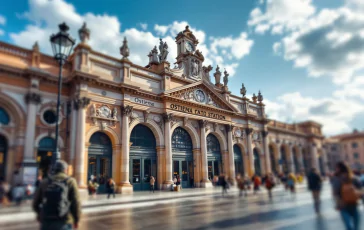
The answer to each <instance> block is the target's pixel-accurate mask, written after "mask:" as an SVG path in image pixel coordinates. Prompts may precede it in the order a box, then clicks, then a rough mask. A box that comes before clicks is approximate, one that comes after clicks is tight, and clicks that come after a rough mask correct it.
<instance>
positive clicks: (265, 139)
mask: <svg viewBox="0 0 364 230" xmlns="http://www.w3.org/2000/svg"><path fill="white" fill-rule="evenodd" d="M262 137H263V148H264V159H265V169H266V170H265V171H266V173H272V167H271V162H270V153H269V143H268V131H262ZM273 163H274V162H273Z"/></svg>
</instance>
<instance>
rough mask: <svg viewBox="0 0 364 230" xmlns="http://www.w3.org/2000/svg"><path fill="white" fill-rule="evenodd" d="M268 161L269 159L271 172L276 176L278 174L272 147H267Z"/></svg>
mask: <svg viewBox="0 0 364 230" xmlns="http://www.w3.org/2000/svg"><path fill="white" fill-rule="evenodd" d="M269 159H270V164H271V169H272V172H273V173H274V174H276V175H277V174H278V170H277V160H276V157H275V153H274V148H273V146H272V145H269Z"/></svg>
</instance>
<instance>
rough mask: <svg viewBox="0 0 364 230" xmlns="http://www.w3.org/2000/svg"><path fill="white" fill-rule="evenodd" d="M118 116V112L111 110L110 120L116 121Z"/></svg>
mask: <svg viewBox="0 0 364 230" xmlns="http://www.w3.org/2000/svg"><path fill="white" fill-rule="evenodd" d="M117 116H118V110H117V109H116V108H115V107H114V109H113V110H112V119H114V120H116V119H117Z"/></svg>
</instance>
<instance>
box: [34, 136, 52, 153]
mask: <svg viewBox="0 0 364 230" xmlns="http://www.w3.org/2000/svg"><path fill="white" fill-rule="evenodd" d="M55 147H56V141H55V140H54V139H53V138H52V137H44V138H43V139H42V140H40V141H39V145H38V151H52V150H54V149H55Z"/></svg>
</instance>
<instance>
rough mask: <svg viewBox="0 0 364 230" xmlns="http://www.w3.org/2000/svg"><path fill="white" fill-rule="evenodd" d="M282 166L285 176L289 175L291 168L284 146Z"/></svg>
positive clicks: (282, 148) (282, 149)
mask: <svg viewBox="0 0 364 230" xmlns="http://www.w3.org/2000/svg"><path fill="white" fill-rule="evenodd" d="M281 165H282V172H283V173H285V174H286V173H288V172H289V168H288V161H287V151H286V146H284V145H282V146H281Z"/></svg>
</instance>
